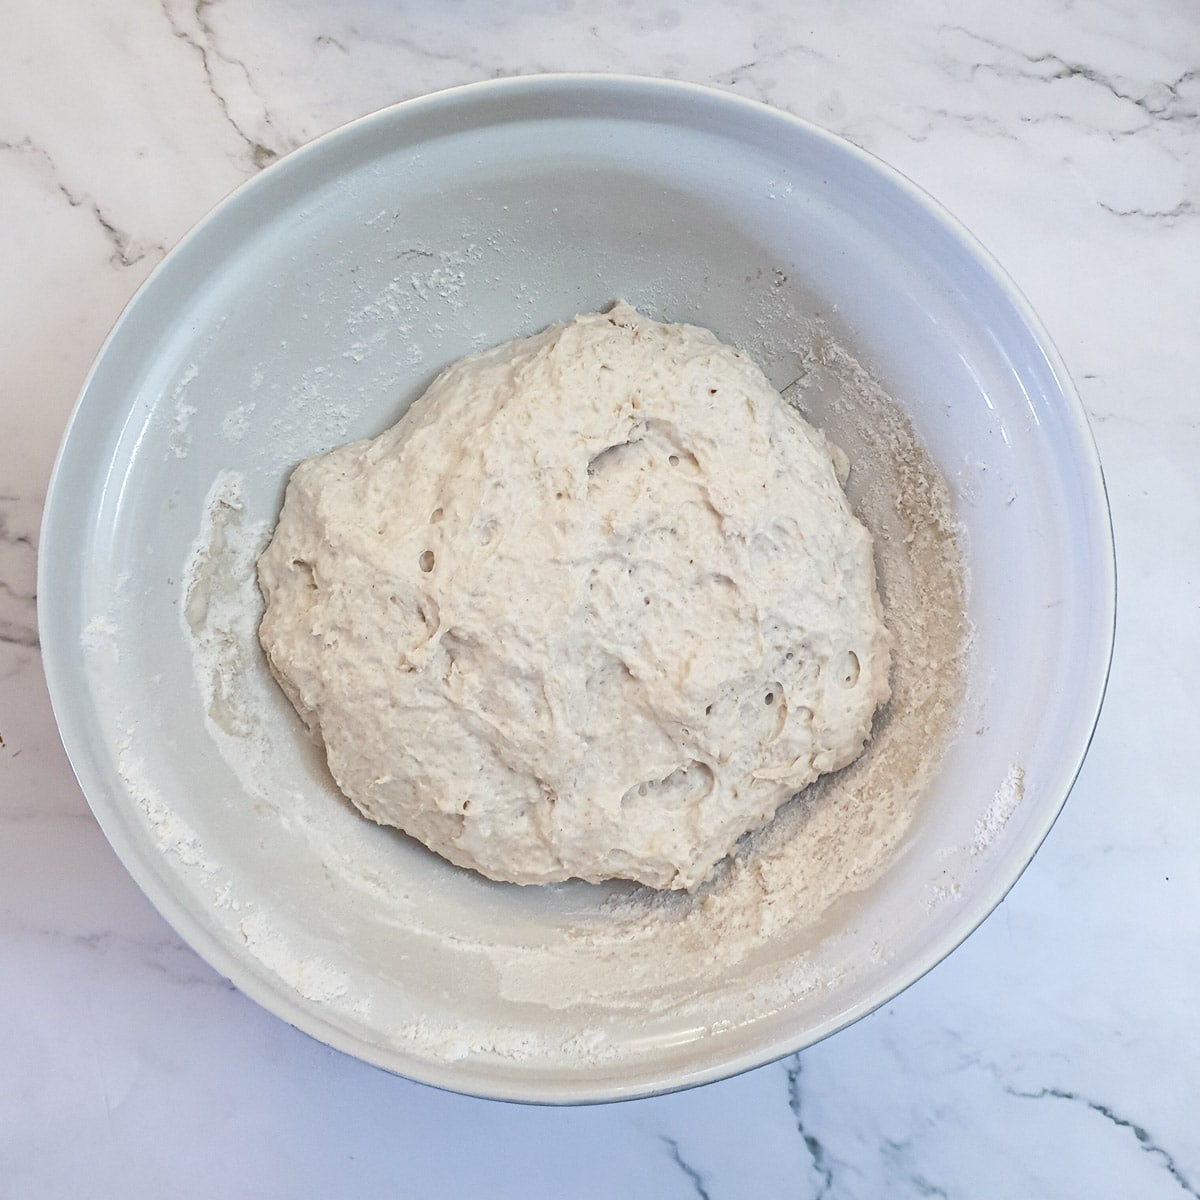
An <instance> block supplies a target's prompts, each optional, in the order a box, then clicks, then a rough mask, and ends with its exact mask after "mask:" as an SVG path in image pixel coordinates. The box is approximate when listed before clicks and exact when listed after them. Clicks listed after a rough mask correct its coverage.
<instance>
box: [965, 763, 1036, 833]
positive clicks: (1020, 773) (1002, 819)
mask: <svg viewBox="0 0 1200 1200" xmlns="http://www.w3.org/2000/svg"><path fill="white" fill-rule="evenodd" d="M1024 798H1025V769H1024V767H1022V766H1021V765H1020V764H1019V763H1013V764H1012V765H1011V766H1010V767H1009V768H1008V774H1007V775H1005V777H1004V780H1003V782H1002V783H1001V784H1000V786H999V787H998V788H997V789H996V794H995V795H994V796H993V797H992V802H991V803H990V804H989V805H988V806H987V808H986V809H985V810H984V813H983V815H982V816H981V817H980V818H979V820H978V821H977V822H976V825H975V838H974V840H973V841H972V842H971V853H972V854H983V853H984V852H985V851H986V850H987V849H988V847H989V846H991V845H992V843H993V842H994V841H995V840H996V838H997V837H998V836H999V835H1000V833H1002V832H1003V830H1004V828H1005V827H1006V826H1007V825H1008V822H1009V820H1010V819H1011V818H1012V815H1013V813H1015V812H1016V811H1017V807H1018V806H1019V805H1020V803H1021V801H1022V800H1023V799H1024Z"/></svg>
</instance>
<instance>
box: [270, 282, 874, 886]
mask: <svg viewBox="0 0 1200 1200" xmlns="http://www.w3.org/2000/svg"><path fill="white" fill-rule="evenodd" d="M839 459H843V456H841V453H840V451H838V450H836V448H835V447H833V446H832V445H831V444H830V443H829V442H828V441H827V440H826V439H825V437H824V436H823V435H822V434H821V433H820V432H818V431H817V430H815V429H813V428H812V427H811V426H810V425H808V424H807V423H806V422H805V421H804V420H803V418H802V417H801V416H800V415H799V414H798V413H797V412H796V411H795V410H794V409H793V408H791V407H790V406H789V405H788V404H787V403H786V402H785V401H784V400H783V399H782V398H781V397H780V396H779V394H778V393H777V392H776V391H775V390H774V389H773V388H772V387H771V386H770V384H769V383H768V381H767V379H766V378H765V376H764V375H763V374H762V372H761V371H759V369H758V368H757V367H755V366H754V365H753V364H752V363H751V362H750V361H749V360H747V359H746V358H745V357H744V356H743V355H741V354H740V353H738V352H737V351H735V350H733V349H731V348H729V347H728V346H725V345H723V344H722V343H721V342H719V341H718V340H717V339H716V337H715V336H714V335H713V334H711V333H709V332H708V331H707V330H704V329H700V328H696V327H694V326H688V325H666V324H659V323H657V322H655V321H651V320H649V319H647V318H646V317H643V316H641V315H640V314H638V313H637V312H636V311H634V310H633V309H632V308H630V307H629V306H627V305H625V304H617V305H616V306H615V307H614V308H613V309H612V310H611V311H610V312H607V313H592V314H589V315H587V316H581V317H577V318H576V319H575V320H573V321H570V322H569V323H567V324H565V325H555V326H552V327H550V328H549V329H546V330H545V331H544V332H542V333H539V334H537V335H536V336H534V337H530V338H526V339H523V340H521V341H516V342H512V343H509V344H507V345H504V346H500V347H498V348H497V349H494V350H491V351H488V352H486V353H483V354H479V355H475V356H472V357H470V358H466V359H463V360H461V361H460V362H458V363H456V364H455V365H453V366H452V367H450V368H449V369H448V370H446V371H445V372H444V373H443V374H442V375H441V376H439V377H438V379H437V380H435V381H434V383H433V384H432V386H431V387H430V388H429V390H428V391H427V392H426V393H425V394H424V395H423V396H422V397H421V398H420V399H419V400H418V401H416V403H414V404H413V405H412V407H411V408H410V409H409V411H408V412H407V413H405V415H404V417H403V418H402V419H401V420H400V421H399V423H398V424H397V425H396V426H395V427H393V428H392V429H390V430H388V431H387V432H386V433H384V434H382V435H381V436H379V437H378V438H375V439H374V440H372V441H360V442H355V443H353V444H351V445H348V446H345V447H342V448H341V449H338V450H334V451H333V452H332V453H329V454H326V455H323V456H322V457H320V458H315V459H311V460H309V461H307V462H304V463H301V464H300V466H299V467H297V468H296V470H295V472H294V474H293V475H292V478H291V480H290V482H289V484H288V488H287V495H286V499H285V501H284V505H283V510H282V513H281V515H280V519H279V524H278V526H277V528H276V530H275V534H274V537H273V539H272V541H271V544H270V545H269V546H268V548H267V549H266V551H265V552H264V553H263V555H262V557H261V559H260V560H259V564H258V573H259V582H260V585H261V588H262V591H263V595H264V597H265V599H266V612H265V615H264V617H263V620H262V625H261V628H260V633H259V636H260V639H261V641H262V644H263V647H264V648H265V650H266V653H267V656H268V659H269V661H270V665H271V668H272V671H273V672H274V674H275V676H276V678H277V679H278V681H279V683H280V685H281V686H282V687H283V689H284V691H285V692H286V693H287V695H288V697H289V698H290V699H291V701H292V703H293V704H294V705H295V707H296V709H297V711H298V712H299V713H300V715H301V717H302V718H303V719H304V721H305V723H306V724H307V725H308V727H309V729H310V730H311V732H312V733H313V734H314V735H315V736H317V737H318V738H319V739H320V740H321V741H322V742H323V743H324V746H325V750H326V753H327V756H328V760H329V767H330V770H331V772H332V773H333V777H334V779H335V780H336V781H337V783H338V786H339V787H340V788H341V789H342V791H344V792H345V794H346V795H347V796H348V797H349V798H350V799H351V800H352V801H353V802H354V804H356V805H357V806H358V808H359V809H361V810H362V812H363V813H365V814H366V815H367V816H368V817H370V818H371V819H372V820H375V821H378V822H380V823H383V824H387V825H394V826H398V827H399V828H400V829H403V830H405V831H406V832H407V833H409V834H411V835H412V836H413V837H415V838H419V839H420V840H421V841H422V842H424V843H425V845H427V846H428V847H430V849H432V850H435V851H436V852H437V853H438V854H441V855H443V856H444V857H445V858H447V859H449V860H450V861H451V862H453V863H457V864H459V865H460V866H464V867H471V868H474V869H475V870H477V871H479V872H481V873H482V874H484V875H487V876H490V877H491V878H493V879H502V880H511V881H513V882H516V883H545V882H550V881H555V880H563V879H568V878H572V877H579V878H582V879H586V880H592V881H599V880H604V879H610V878H627V879H635V880H640V881H641V882H643V883H646V884H649V885H651V886H652V887H657V888H689V889H690V888H694V887H695V886H696V885H698V884H699V883H701V882H703V881H704V880H705V879H706V878H708V876H709V875H710V874H711V873H712V871H713V868H714V866H715V865H716V864H717V863H718V862H719V861H720V860H721V859H722V858H723V857H725V856H726V855H727V854H728V853H729V852H730V850H731V849H732V848H733V846H734V843H735V842H736V841H737V839H738V838H739V837H740V836H741V835H742V834H744V833H746V832H747V831H748V830H752V829H756V828H758V827H760V826H762V825H763V824H765V823H766V822H767V821H769V820H770V819H771V817H772V815H773V814H774V813H775V811H776V809H777V808H778V807H779V806H780V805H781V804H782V803H784V802H785V801H786V800H788V799H789V798H790V797H792V796H793V795H795V793H796V792H798V791H799V790H800V789H802V788H803V787H805V786H806V785H807V784H808V783H810V782H811V781H812V780H813V779H815V778H816V777H817V776H818V775H820V774H822V773H824V772H826V771H833V770H836V769H837V768H839V767H842V766H845V765H846V764H847V763H849V762H850V761H851V760H852V759H854V758H855V757H856V756H857V755H858V754H859V753H860V752H861V750H862V748H863V745H864V742H865V740H866V739H867V738H868V736H869V734H870V729H871V722H872V718H873V715H874V713H875V710H876V708H877V706H878V705H879V704H880V703H882V702H883V701H884V700H885V699H886V698H887V696H888V665H889V653H890V645H889V643H890V639H889V635H888V632H887V629H886V627H885V625H884V622H883V613H882V609H881V607H880V602H879V597H878V594H877V592H876V587H875V570H874V564H873V560H872V545H871V538H870V535H869V534H868V532H867V530H866V529H865V528H864V527H863V526H862V525H861V524H860V523H859V522H858V520H857V519H856V518H855V517H854V515H853V513H852V512H851V509H850V506H849V503H848V502H847V500H846V496H845V493H844V492H843V490H842V485H841V482H840V481H839V462H838V460H839ZM843 463H844V460H843Z"/></svg>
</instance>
